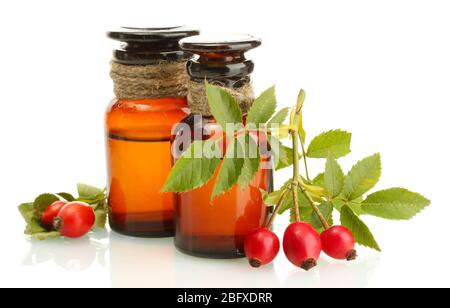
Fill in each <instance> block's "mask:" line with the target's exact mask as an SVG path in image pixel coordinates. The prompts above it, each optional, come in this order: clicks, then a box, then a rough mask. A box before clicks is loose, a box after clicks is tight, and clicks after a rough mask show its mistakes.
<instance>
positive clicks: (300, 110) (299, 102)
mask: <svg viewBox="0 0 450 308" xmlns="http://www.w3.org/2000/svg"><path fill="white" fill-rule="evenodd" d="M305 99H306V93H305V91H304V90H303V89H302V90H300V93H299V94H298V98H297V108H296V109H297V113H298V115H297V117H296V119H295V120H294V126H295V127H297V129H298V133H299V135H300V139H301V141H302V143H305V140H306V132H305V129H304V128H303V104H304V103H305Z"/></svg>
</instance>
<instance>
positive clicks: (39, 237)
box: [31, 231, 61, 241]
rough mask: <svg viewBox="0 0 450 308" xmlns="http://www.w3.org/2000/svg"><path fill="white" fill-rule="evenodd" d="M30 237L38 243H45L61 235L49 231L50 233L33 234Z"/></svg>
mask: <svg viewBox="0 0 450 308" xmlns="http://www.w3.org/2000/svg"><path fill="white" fill-rule="evenodd" d="M31 236H32V237H34V238H35V239H37V240H39V241H45V240H49V239H52V238H58V237H60V236H61V234H60V233H59V232H57V231H51V232H40V233H34V234H32V235H31Z"/></svg>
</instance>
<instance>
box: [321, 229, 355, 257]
mask: <svg viewBox="0 0 450 308" xmlns="http://www.w3.org/2000/svg"><path fill="white" fill-rule="evenodd" d="M320 238H321V241H322V249H323V251H324V252H325V253H326V254H327V255H329V256H330V257H332V258H334V259H338V260H348V261H352V260H355V259H356V257H357V255H356V250H355V238H354V236H353V234H352V233H351V232H350V230H348V229H347V228H346V227H343V226H334V227H331V228H329V229H328V230H326V231H324V232H323V233H322V234H321V236H320Z"/></svg>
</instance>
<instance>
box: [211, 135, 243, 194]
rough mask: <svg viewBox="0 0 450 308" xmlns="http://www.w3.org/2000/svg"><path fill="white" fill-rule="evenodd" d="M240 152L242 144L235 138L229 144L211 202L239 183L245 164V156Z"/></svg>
mask: <svg viewBox="0 0 450 308" xmlns="http://www.w3.org/2000/svg"><path fill="white" fill-rule="evenodd" d="M239 153H242V148H241V145H240V143H239V142H238V140H237V139H235V138H233V140H232V141H231V142H230V144H229V145H228V149H227V153H226V156H225V158H224V160H223V162H222V166H221V167H220V170H219V174H218V176H217V180H216V183H215V185H214V189H213V193H212V195H211V203H212V202H213V201H214V199H215V198H216V197H218V196H220V195H223V194H225V193H226V192H228V191H229V190H230V189H231V188H233V186H234V185H235V184H237V182H238V179H239V177H240V175H241V172H242V168H243V166H244V158H242V155H240V154H239Z"/></svg>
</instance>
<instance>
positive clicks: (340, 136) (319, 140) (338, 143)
mask: <svg viewBox="0 0 450 308" xmlns="http://www.w3.org/2000/svg"><path fill="white" fill-rule="evenodd" d="M351 138H352V134H351V133H349V132H345V131H342V130H339V129H338V130H331V131H328V132H325V133H322V134H320V135H319V136H317V137H315V138H314V139H313V140H312V141H311V143H310V144H309V147H308V151H307V156H308V157H311V158H327V157H328V155H330V154H332V155H333V157H335V158H340V157H343V156H345V155H347V154H349V153H350V143H351Z"/></svg>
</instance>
